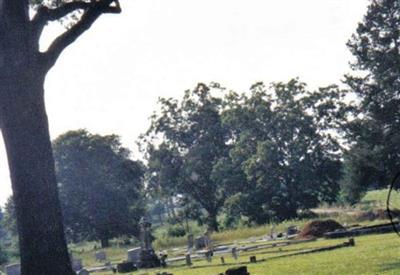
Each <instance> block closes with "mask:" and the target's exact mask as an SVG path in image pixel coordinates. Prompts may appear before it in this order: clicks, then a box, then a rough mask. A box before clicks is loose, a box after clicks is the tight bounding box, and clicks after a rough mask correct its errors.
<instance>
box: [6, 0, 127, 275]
mask: <svg viewBox="0 0 400 275" xmlns="http://www.w3.org/2000/svg"><path fill="white" fill-rule="evenodd" d="M30 9H34V10H36V13H35V14H34V15H33V16H30V14H31V12H30ZM119 12H120V6H119V3H118V0H91V1H83V0H82V1H73V2H63V1H59V0H57V1H55V0H54V1H40V0H31V1H29V0H0V127H1V131H2V134H3V138H4V142H5V146H6V151H7V157H8V162H9V167H10V175H11V182H12V188H13V197H14V200H15V207H16V214H17V221H18V232H19V238H20V242H19V243H20V253H21V271H22V274H23V275H27V274H35V275H41V274H47V275H48V274H59V275H62V274H73V272H72V269H71V265H70V263H69V256H68V251H67V246H66V242H65V237H64V232H63V225H62V217H61V210H60V204H59V199H58V191H57V186H56V178H55V173H54V160H53V155H52V149H51V143H50V136H49V127H48V121H47V115H46V111H45V104H44V89H43V84H44V80H45V76H46V74H47V72H48V71H49V70H50V68H51V67H52V66H53V65H54V64H55V62H56V61H57V59H58V57H59V56H60V54H61V53H62V52H63V50H64V49H65V48H66V47H67V46H68V45H70V44H71V43H73V42H74V41H75V40H76V39H77V38H78V37H79V36H80V35H81V34H82V33H84V32H85V31H86V30H88V29H89V28H90V27H91V25H92V24H93V23H94V22H95V21H96V20H97V19H98V18H99V17H100V16H101V15H102V14H104V13H119ZM71 13H75V14H76V16H75V18H76V19H75V20H74V21H73V22H72V23H71V24H72V26H71V27H70V28H68V29H67V30H66V31H65V32H64V33H63V34H61V35H60V36H59V37H57V38H56V39H55V40H54V41H53V42H52V43H51V45H50V46H49V48H48V49H47V50H46V51H45V52H41V51H39V39H40V36H41V33H42V31H43V29H44V27H45V26H46V24H47V23H48V22H51V21H56V20H60V19H62V18H64V17H65V16H68V15H70V14H71Z"/></svg>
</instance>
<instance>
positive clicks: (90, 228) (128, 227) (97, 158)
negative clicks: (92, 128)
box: [53, 130, 144, 247]
mask: <svg viewBox="0 0 400 275" xmlns="http://www.w3.org/2000/svg"><path fill="white" fill-rule="evenodd" d="M53 149H54V158H55V163H56V174H57V180H58V185H59V189H60V199H61V204H62V209H63V214H64V221H65V227H66V232H67V236H69V237H71V239H72V240H74V241H82V240H100V241H101V245H102V247H107V246H108V240H109V239H110V238H113V237H117V236H121V235H136V236H138V221H139V220H140V217H142V216H143V213H144V201H143V199H142V189H143V183H142V180H143V174H144V167H143V165H142V164H141V163H140V162H138V161H132V160H130V159H129V154H130V152H129V150H128V149H126V148H124V147H122V146H121V144H120V142H119V138H118V137H117V136H115V135H109V136H100V135H92V134H90V133H88V132H87V131H85V130H78V131H69V132H67V133H65V134H63V135H61V136H59V137H58V138H57V139H56V140H55V141H54V143H53Z"/></svg>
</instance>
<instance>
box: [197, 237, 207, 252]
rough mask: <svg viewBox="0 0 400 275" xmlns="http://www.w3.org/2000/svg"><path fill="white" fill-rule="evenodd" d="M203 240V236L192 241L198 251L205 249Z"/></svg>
mask: <svg viewBox="0 0 400 275" xmlns="http://www.w3.org/2000/svg"><path fill="white" fill-rule="evenodd" d="M204 238H205V237H204V236H198V237H196V239H195V240H194V244H195V248H196V249H197V250H200V249H203V248H205V247H206V242H205V240H204Z"/></svg>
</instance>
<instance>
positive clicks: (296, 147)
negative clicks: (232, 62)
mask: <svg viewBox="0 0 400 275" xmlns="http://www.w3.org/2000/svg"><path fill="white" fill-rule="evenodd" d="M331 89H336V88H335V87H332V88H331ZM326 91H327V89H322V90H320V91H319V92H315V93H310V92H308V91H307V90H306V86H305V84H304V83H301V82H299V81H298V80H291V81H289V82H288V83H273V84H272V85H271V86H270V88H269V89H268V88H266V87H265V85H264V84H263V83H256V84H255V85H253V86H252V88H251V92H250V95H246V94H242V95H238V94H235V93H231V94H230V95H228V96H227V99H226V101H227V106H228V107H227V108H226V110H225V112H224V114H223V118H224V123H225V124H226V125H228V127H229V128H230V129H231V143H232V144H233V146H232V148H231V149H230V153H229V156H230V158H231V163H232V167H233V169H232V172H231V174H232V175H234V174H235V170H241V171H242V173H243V174H244V176H245V178H246V180H247V181H246V182H247V185H243V184H242V186H243V187H244V188H243V189H242V190H238V191H239V192H238V194H237V195H236V196H234V197H232V199H230V201H229V204H230V205H233V206H234V209H233V210H234V213H236V215H237V213H238V211H239V210H240V209H241V213H242V214H244V215H246V216H248V217H249V218H250V219H251V220H253V221H255V222H256V223H264V222H266V221H271V220H276V219H277V220H284V219H290V218H294V217H296V215H297V210H299V209H309V208H311V207H315V206H316V205H317V204H318V203H319V202H320V201H322V200H324V201H334V200H335V197H336V194H337V192H338V179H339V177H340V173H339V172H338V171H340V161H339V146H338V144H337V143H336V142H335V140H334V139H332V137H330V135H329V134H327V133H326V132H325V130H327V129H329V127H328V126H329V123H327V122H326V121H327V120H328V118H329V117H331V116H334V115H335V113H336V112H337V110H335V109H336V108H337V107H333V106H332V104H330V103H329V102H330V100H327V99H326V98H325V99H324V97H322V94H323V93H325V92H326ZM333 95H337V93H332V94H330V96H333ZM330 106H331V107H330ZM237 168H239V169H237ZM237 173H238V172H236V174H237ZM227 174H229V173H227ZM238 208H239V210H238ZM228 212H229V211H228ZM239 212H240V211H239Z"/></svg>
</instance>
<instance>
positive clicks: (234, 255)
mask: <svg viewBox="0 0 400 275" xmlns="http://www.w3.org/2000/svg"><path fill="white" fill-rule="evenodd" d="M232 257H233V258H234V259H235V260H237V258H238V254H237V248H236V246H234V247H232Z"/></svg>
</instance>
